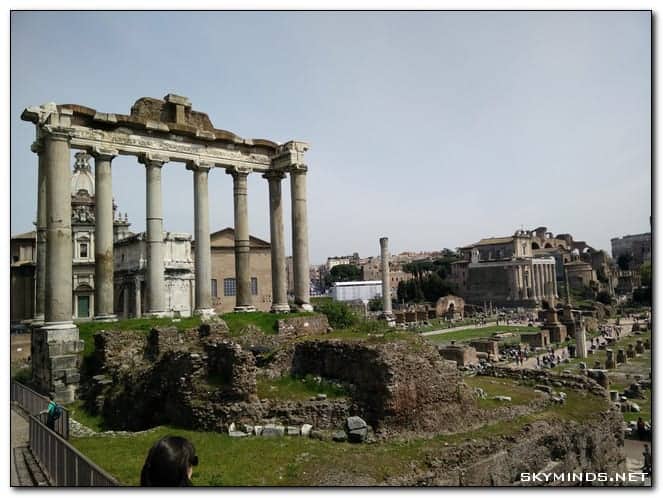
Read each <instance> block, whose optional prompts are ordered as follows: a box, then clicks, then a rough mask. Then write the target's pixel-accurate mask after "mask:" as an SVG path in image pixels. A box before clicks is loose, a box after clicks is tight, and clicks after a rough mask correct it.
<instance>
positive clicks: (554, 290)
mask: <svg viewBox="0 0 663 498" xmlns="http://www.w3.org/2000/svg"><path fill="white" fill-rule="evenodd" d="M552 277H553V294H554V295H555V299H559V294H558V292H557V262H555V264H553V265H552Z"/></svg>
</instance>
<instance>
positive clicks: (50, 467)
mask: <svg viewBox="0 0 663 498" xmlns="http://www.w3.org/2000/svg"><path fill="white" fill-rule="evenodd" d="M29 431H30V442H29V446H30V450H31V451H32V454H33V455H34V457H35V458H36V459H37V461H39V463H40V464H41V466H42V470H43V471H44V472H45V473H46V475H47V477H48V478H49V479H50V481H51V484H53V485H54V486H101V487H108V486H119V485H120V484H119V483H118V482H117V480H116V479H115V478H113V477H112V476H111V475H110V474H108V473H107V472H105V471H104V470H103V469H101V468H100V467H99V466H97V465H96V464H95V463H94V462H92V461H91V460H89V459H88V458H87V457H85V456H84V455H83V454H82V453H81V452H80V451H78V450H77V449H76V448H74V447H73V446H72V445H70V444H69V443H68V442H67V441H66V440H64V439H63V438H62V437H60V436H59V435H58V434H56V433H55V432H53V431H52V430H50V429H49V428H48V427H46V425H44V424H43V423H42V422H41V421H40V420H39V419H38V418H37V417H35V416H34V415H31V416H30V427H29Z"/></svg>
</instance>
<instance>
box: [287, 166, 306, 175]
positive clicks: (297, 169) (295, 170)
mask: <svg viewBox="0 0 663 498" xmlns="http://www.w3.org/2000/svg"><path fill="white" fill-rule="evenodd" d="M287 170H288V172H289V173H290V174H291V175H305V174H306V172H307V171H308V166H306V164H291V165H290V166H288V168H287Z"/></svg>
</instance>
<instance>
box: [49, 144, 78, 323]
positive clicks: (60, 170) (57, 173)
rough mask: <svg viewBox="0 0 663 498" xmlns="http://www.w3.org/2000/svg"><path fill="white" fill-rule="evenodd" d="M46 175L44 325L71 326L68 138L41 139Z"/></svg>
mask: <svg viewBox="0 0 663 498" xmlns="http://www.w3.org/2000/svg"><path fill="white" fill-rule="evenodd" d="M44 146H45V153H46V160H47V171H46V191H47V193H46V206H47V208H46V209H47V213H48V216H47V230H46V274H45V286H44V289H45V301H44V304H45V306H44V321H45V322H46V324H54V323H71V322H72V314H73V308H72V267H71V251H72V244H71V191H70V189H71V170H70V169H69V168H70V167H69V162H70V154H69V138H68V137H67V136H66V135H64V134H59V133H52V134H49V135H46V136H45V137H44Z"/></svg>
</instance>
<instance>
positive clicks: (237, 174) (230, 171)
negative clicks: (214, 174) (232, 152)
mask: <svg viewBox="0 0 663 498" xmlns="http://www.w3.org/2000/svg"><path fill="white" fill-rule="evenodd" d="M251 171H252V169H251V168H249V167H248V166H231V167H229V168H226V174H227V175H231V176H232V177H233V178H246V177H247V176H249V173H251Z"/></svg>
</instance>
